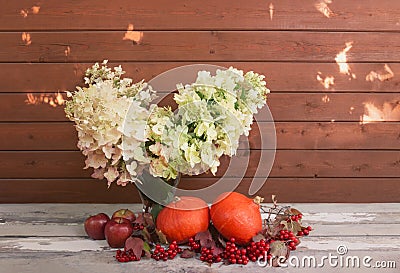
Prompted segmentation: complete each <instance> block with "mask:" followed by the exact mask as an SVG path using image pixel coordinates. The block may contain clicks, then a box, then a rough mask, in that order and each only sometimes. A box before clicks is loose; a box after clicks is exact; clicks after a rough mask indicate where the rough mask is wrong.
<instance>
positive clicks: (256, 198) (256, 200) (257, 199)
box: [253, 196, 264, 205]
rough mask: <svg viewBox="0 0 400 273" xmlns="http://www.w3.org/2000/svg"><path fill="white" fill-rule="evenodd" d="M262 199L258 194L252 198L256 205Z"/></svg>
mask: <svg viewBox="0 0 400 273" xmlns="http://www.w3.org/2000/svg"><path fill="white" fill-rule="evenodd" d="M263 201H264V198H262V197H260V196H256V197H255V198H254V199H253V202H254V203H256V204H257V205H260V204H261V203H262V202H263Z"/></svg>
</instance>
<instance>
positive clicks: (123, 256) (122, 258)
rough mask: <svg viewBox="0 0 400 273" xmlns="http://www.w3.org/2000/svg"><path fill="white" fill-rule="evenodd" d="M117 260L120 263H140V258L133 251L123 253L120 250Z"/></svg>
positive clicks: (116, 256)
mask: <svg viewBox="0 0 400 273" xmlns="http://www.w3.org/2000/svg"><path fill="white" fill-rule="evenodd" d="M115 259H116V260H117V261H118V262H120V263H126V262H131V261H140V257H136V255H135V254H134V253H133V250H132V249H130V250H128V251H121V250H120V249H118V250H117V253H116V255H115Z"/></svg>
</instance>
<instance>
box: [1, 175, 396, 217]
mask: <svg viewBox="0 0 400 273" xmlns="http://www.w3.org/2000/svg"><path fill="white" fill-rule="evenodd" d="M260 180H263V179H262V178H257V181H258V182H260ZM232 181H233V182H235V181H234V180H232ZM232 181H231V182H232ZM214 182H216V180H215V179H209V178H207V179H203V178H199V177H192V178H183V179H182V181H181V186H180V187H182V188H186V189H194V188H202V187H205V186H208V185H210V184H211V183H214ZM250 182H251V181H250V179H247V178H246V179H244V180H243V182H242V183H241V184H240V185H239V187H238V188H237V189H236V191H238V192H242V193H244V194H247V193H248V189H249V184H250ZM261 182H262V181H261ZM226 183H229V180H227V181H226ZM399 183H400V181H399V179H398V178H379V179H373V178H269V179H268V180H267V182H266V183H265V184H264V186H263V187H262V188H261V190H260V191H258V192H257V195H260V196H264V197H265V198H266V200H268V199H269V197H270V196H271V195H272V194H275V195H276V196H277V198H278V201H279V203H292V202H307V203H309V202H311V203H315V202H345V203H346V202H351V203H368V202H400V198H399V196H400V192H399V191H400V190H399V189H400V187H399ZM0 189H1V190H0V203H93V202H100V203H138V202H140V198H139V195H138V193H137V190H136V189H135V187H134V186H133V185H128V186H126V187H119V186H117V185H112V186H111V187H110V188H109V189H107V184H106V183H105V182H104V181H98V180H95V179H0ZM310 192H312V194H310ZM382 196H384V198H382ZM209 202H212V200H211V201H209ZM300 207H301V206H300ZM299 209H300V208H299ZM99 211H101V209H99ZM303 211H304V212H305V213H306V212H307V211H308V210H307V209H303ZM95 212H96V211H93V212H92V213H95ZM371 213H372V212H371ZM314 214H316V215H317V216H316V217H318V214H320V211H318V212H315V213H314ZM358 214H359V213H358ZM371 215H372V216H371ZM371 215H364V214H359V215H358V216H357V217H361V218H362V217H364V218H365V219H364V220H362V219H361V218H360V219H361V220H362V222H365V221H367V222H368V221H372V220H374V221H375V220H377V221H378V222H381V221H383V222H384V223H387V222H388V221H390V223H393V221H396V219H398V217H396V216H395V214H393V217H394V218H393V220H391V218H390V217H389V218H382V217H381V218H379V219H380V220H379V219H378V218H376V217H374V216H373V213H372V214H371ZM390 215H391V214H390ZM396 215H397V214H396ZM326 216H327V217H329V215H328V214H327V215H326ZM82 217H84V216H82ZM307 217H308V218H310V221H314V220H312V219H314V218H315V217H314V216H312V215H310V216H307ZM335 217H336V218H338V219H339V218H343V219H348V221H349V222H354V221H355V220H356V219H358V218H357V217H356V216H352V215H347V216H346V213H345V214H343V213H342V215H341V216H340V215H339V214H337V215H336V216H335ZM56 218H57V217H56V216H55V219H56ZM336 218H331V219H328V218H326V220H325V221H332V219H336ZM315 219H316V218H315ZM32 220H33V218H32Z"/></svg>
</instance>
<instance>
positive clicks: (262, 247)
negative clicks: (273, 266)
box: [246, 239, 271, 262]
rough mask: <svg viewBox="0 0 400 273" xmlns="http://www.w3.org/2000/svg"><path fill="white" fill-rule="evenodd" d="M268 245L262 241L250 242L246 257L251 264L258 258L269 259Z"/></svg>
mask: <svg viewBox="0 0 400 273" xmlns="http://www.w3.org/2000/svg"><path fill="white" fill-rule="evenodd" d="M268 250H269V243H267V241H265V240H264V239H262V240H260V241H259V242H251V243H250V245H249V246H248V247H247V248H246V251H247V256H248V257H249V259H250V260H251V261H252V262H255V261H257V260H258V258H260V257H261V258H264V257H266V256H267V257H268V259H270V256H271V254H268Z"/></svg>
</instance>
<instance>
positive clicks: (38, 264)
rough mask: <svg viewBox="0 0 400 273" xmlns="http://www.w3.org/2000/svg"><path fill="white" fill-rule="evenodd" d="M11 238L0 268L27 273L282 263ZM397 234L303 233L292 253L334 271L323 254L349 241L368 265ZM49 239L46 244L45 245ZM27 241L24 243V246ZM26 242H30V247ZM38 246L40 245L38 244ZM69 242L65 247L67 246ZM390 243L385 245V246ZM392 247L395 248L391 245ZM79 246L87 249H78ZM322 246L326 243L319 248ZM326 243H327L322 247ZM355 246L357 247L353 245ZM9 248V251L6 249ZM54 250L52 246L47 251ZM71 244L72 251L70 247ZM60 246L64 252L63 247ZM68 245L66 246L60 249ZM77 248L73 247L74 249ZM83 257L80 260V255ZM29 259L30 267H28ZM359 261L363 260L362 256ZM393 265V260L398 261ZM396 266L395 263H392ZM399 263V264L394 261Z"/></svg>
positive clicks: (252, 267)
mask: <svg viewBox="0 0 400 273" xmlns="http://www.w3.org/2000/svg"><path fill="white" fill-rule="evenodd" d="M6 242H9V243H13V244H12V246H15V249H13V248H11V247H9V248H6V249H4V250H3V251H1V252H0V259H2V269H4V272H15V271H16V272H28V273H43V272H54V271H55V270H56V271H57V272H58V273H69V272H87V271H89V272H90V271H95V272H98V273H108V272H120V273H124V272H131V271H134V272H141V273H153V272H155V270H157V272H160V273H164V272H168V273H172V272H173V273H175V272H185V271H188V272H196V273H208V272H210V271H211V272H218V273H247V272H251V273H264V272H265V271H268V272H272V273H278V272H282V271H283V269H282V268H270V267H267V268H266V267H260V266H259V265H257V263H249V264H247V265H246V266H245V267H243V266H240V265H230V266H221V264H213V265H210V266H209V265H207V264H205V263H201V262H200V261H197V260H196V261H193V259H182V258H178V257H177V258H176V259H174V260H171V261H168V262H167V263H160V262H157V261H154V260H153V259H147V260H141V262H140V263H129V264H118V263H117V261H115V257H114V255H113V254H114V253H115V249H112V250H110V249H107V247H106V246H105V243H104V241H102V242H96V241H90V240H84V239H81V238H79V239H75V240H74V239H72V240H71V239H65V238H59V237H58V238H55V240H53V241H51V240H49V239H48V238H27V239H23V240H21V241H20V242H18V241H17V239H15V238H14V240H10V239H2V240H1V243H2V244H5V243H6ZM398 242H399V240H398V237H386V238H383V239H380V238H373V239H371V238H369V237H367V236H364V237H362V238H354V237H350V238H349V237H347V238H346V237H336V238H332V239H328V240H326V239H324V238H321V237H308V238H307V239H306V240H304V242H302V244H301V246H299V248H298V251H296V252H294V253H292V255H296V256H298V258H299V261H301V259H302V257H310V256H314V257H315V258H316V260H317V261H322V260H324V259H325V262H326V263H325V266H324V269H323V271H324V272H326V273H335V272H337V268H335V267H331V266H329V264H328V262H327V261H326V258H323V257H325V256H327V255H329V253H332V254H331V255H334V256H337V252H336V249H335V248H337V247H338V245H342V244H343V245H345V246H349V248H350V250H351V254H350V255H351V256H352V257H353V256H358V257H360V259H362V258H363V257H366V256H369V257H372V258H373V260H371V263H370V264H371V266H372V265H374V263H375V262H377V261H398V259H399V256H400V251H399V250H398V248H397V246H398ZM49 243H50V244H51V245H50V246H49V245H48V244H49ZM27 246H28V247H27ZM29 246H30V247H29ZM40 246H42V247H41V248H40ZM68 246H69V248H68ZM387 246H389V249H387ZM394 246H396V247H394ZM34 247H36V248H39V249H43V251H34V250H32V248H34ZM79 247H81V248H82V249H86V250H87V251H79ZM323 247H325V248H324V249H323ZM327 247H329V248H327ZM105 248H106V249H105ZM354 248H356V249H354ZM10 249H12V250H13V251H10ZM52 249H53V250H52ZM69 249H73V250H75V251H70V250H69ZM63 250H64V251H63ZM65 250H67V251H65ZM77 250H78V251H77ZM82 257H84V259H83V258H82ZM33 263H34V265H35V266H32V264H33ZM361 263H362V260H361ZM397 264H398V263H397ZM395 265H396V263H395ZM397 266H398V265H397ZM289 268H290V271H294V272H297V271H298V272H301V270H303V267H301V269H300V270H297V268H294V269H293V270H292V267H289ZM366 271H370V270H366V267H361V268H357V267H349V268H346V272H348V273H363V272H366ZM382 271H384V272H385V273H398V268H393V266H392V268H385V269H384V270H382ZM307 272H309V273H319V272H321V268H320V267H309V268H308V267H307Z"/></svg>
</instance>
